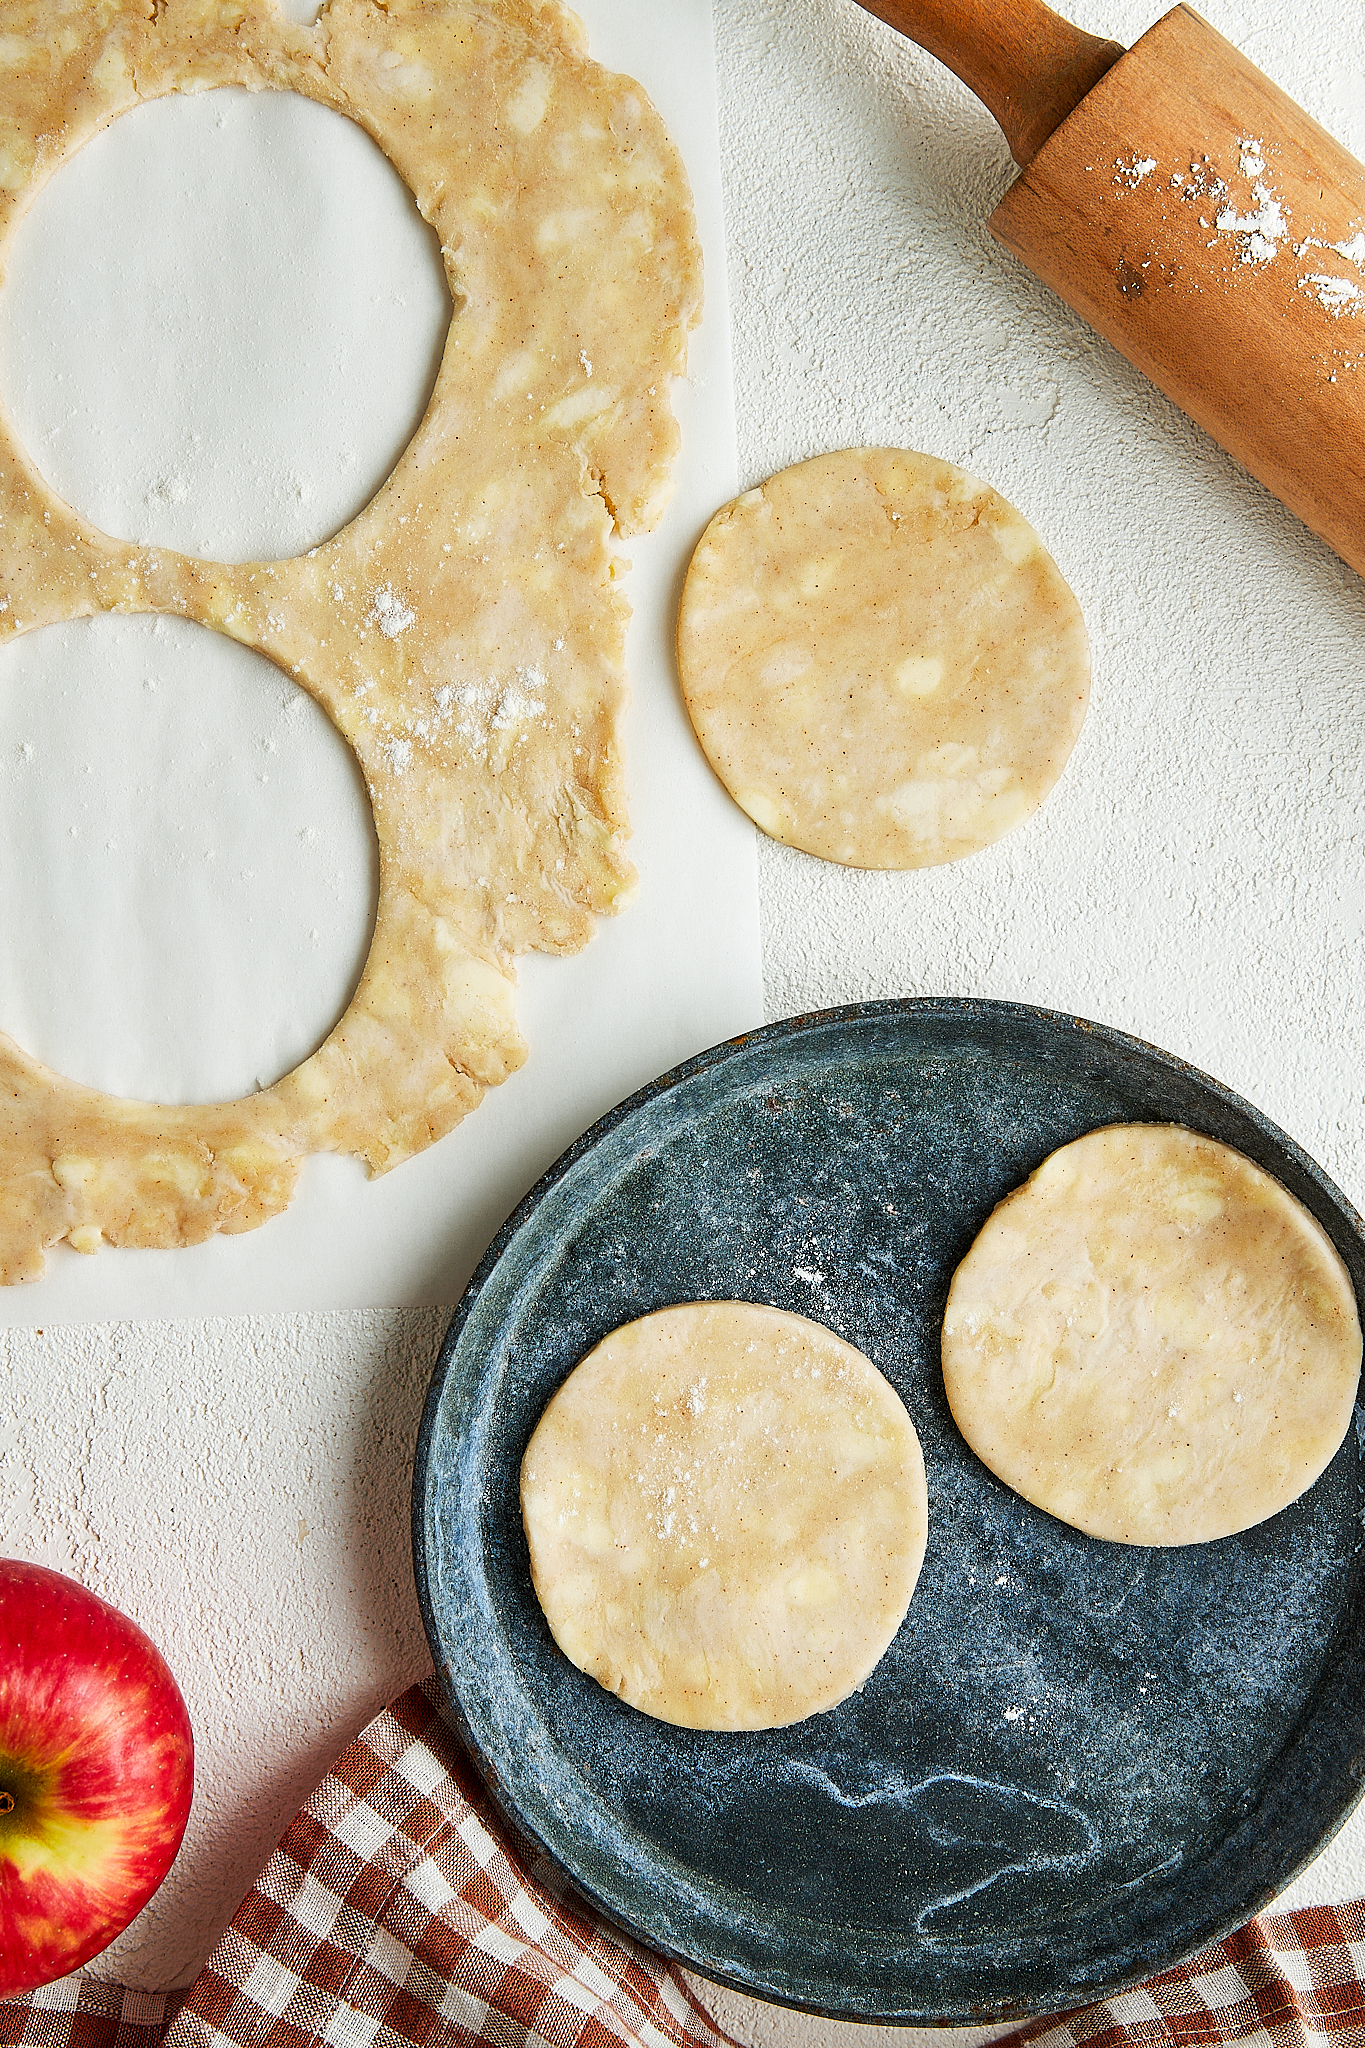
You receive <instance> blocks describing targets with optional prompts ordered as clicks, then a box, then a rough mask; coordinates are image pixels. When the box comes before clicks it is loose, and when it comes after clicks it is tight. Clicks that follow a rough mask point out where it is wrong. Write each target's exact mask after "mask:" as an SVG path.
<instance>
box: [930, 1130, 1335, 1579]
mask: <svg viewBox="0 0 1365 2048" xmlns="http://www.w3.org/2000/svg"><path fill="white" fill-rule="evenodd" d="M1360 1359H1361V1333H1360V1323H1359V1319H1358V1316H1357V1311H1356V1301H1355V1294H1354V1291H1353V1289H1352V1286H1351V1280H1350V1276H1349V1274H1348V1273H1347V1271H1346V1268H1345V1266H1344V1265H1343V1264H1342V1261H1341V1259H1340V1257H1339V1256H1338V1254H1337V1251H1336V1249H1335V1247H1334V1246H1333V1244H1332V1243H1331V1241H1330V1239H1329V1238H1328V1236H1327V1234H1326V1232H1325V1231H1324V1230H1323V1229H1322V1227H1321V1225H1320V1224H1319V1223H1318V1222H1317V1221H1316V1219H1315V1218H1314V1217H1312V1216H1310V1215H1309V1213H1308V1211H1307V1210H1306V1209H1305V1208H1304V1207H1303V1206H1302V1205H1301V1204H1300V1203H1299V1202H1297V1201H1296V1200H1295V1198H1294V1197H1293V1196H1292V1195H1291V1194H1290V1193H1289V1192H1288V1190H1287V1189H1286V1188H1283V1187H1282V1186H1281V1185H1280V1183H1279V1182H1278V1181H1276V1180H1273V1179H1272V1178H1271V1176H1270V1175H1269V1174H1267V1173H1263V1172H1262V1170H1261V1169H1260V1167H1258V1166H1256V1165H1254V1164H1253V1163H1252V1161H1251V1160H1249V1159H1246V1158H1244V1157H1243V1156H1242V1154H1241V1153H1239V1152H1235V1151H1233V1150H1232V1149H1231V1148H1230V1147H1229V1146H1227V1145H1222V1144H1219V1143H1218V1142H1217V1141H1216V1140H1215V1139H1213V1138H1206V1137H1202V1136H1200V1135H1199V1134H1198V1133H1196V1132H1194V1131H1188V1130H1183V1129H1181V1128H1179V1127H1176V1126H1169V1125H1147V1124H1122V1125H1115V1126H1113V1127H1112V1128H1108V1129H1104V1130H1099V1131H1092V1132H1090V1134H1089V1135H1088V1136H1087V1137H1084V1138H1079V1139H1077V1140H1076V1141H1075V1143H1074V1144H1070V1145H1064V1146H1063V1147H1062V1148H1061V1150H1060V1151H1058V1152H1054V1153H1053V1154H1052V1156H1051V1157H1050V1158H1049V1159H1046V1160H1045V1161H1044V1162H1043V1164H1042V1165H1041V1166H1040V1167H1039V1168H1038V1170H1037V1172H1036V1173H1034V1174H1033V1175H1032V1177H1031V1178H1030V1179H1029V1180H1027V1181H1026V1182H1025V1183H1024V1185H1023V1186H1022V1187H1020V1188H1017V1189H1016V1190H1015V1192H1014V1193H1013V1194H1012V1195H1009V1196H1007V1197H1006V1199H1005V1200H1004V1201H1003V1202H1001V1203H1000V1205H999V1207H998V1208H997V1209H996V1210H995V1211H994V1213H993V1214H992V1216H991V1217H990V1218H989V1220H988V1221H987V1223H986V1225H985V1227H984V1228H983V1229H982V1231H981V1232H980V1234H979V1235H978V1237H977V1238H976V1241H975V1243H974V1244H973V1245H972V1247H971V1250H970V1251H969V1252H968V1254H967V1256H966V1258H965V1259H964V1260H963V1261H962V1264H961V1265H960V1266H959V1267H958V1269H957V1272H956V1273H955V1274H954V1276H953V1282H952V1286H951V1288H950V1289H949V1292H948V1304H947V1309H946V1312H945V1316H944V1323H943V1377H944V1382H945V1385H946V1387H947V1393H948V1403H949V1406H950V1407H951V1409H952V1411H953V1416H954V1418H955V1420H956V1422H957V1425H958V1427H959V1429H960V1430H961V1431H962V1434H963V1435H964V1436H965V1437H966V1439H967V1442H968V1443H969V1444H970V1445H971V1447H972V1449H973V1450H974V1451H975V1452H976V1454H977V1456H978V1457H979V1458H981V1459H982V1460H983V1462H984V1463H985V1464H986V1465H988V1466H989V1467H990V1469H991V1471H992V1472H994V1473H995V1474H996V1476H997V1477H998V1478H1000V1479H1003V1480H1004V1481H1005V1484H1006V1485H1007V1486H1012V1487H1013V1488H1014V1490H1015V1491H1016V1492H1017V1493H1020V1494H1022V1495H1023V1497H1024V1499H1025V1500H1028V1501H1032V1502H1033V1504H1034V1506H1035V1507H1039V1508H1043V1509H1045V1510H1046V1512H1047V1513H1048V1514H1051V1515H1056V1516H1057V1517H1058V1519H1059V1520H1060V1521H1063V1522H1068V1523H1070V1524H1071V1525H1072V1527H1073V1528H1077V1529H1082V1530H1084V1531H1085V1532H1086V1534H1087V1535H1090V1536H1099V1537H1104V1538H1107V1539H1108V1540H1109V1541H1111V1542H1115V1543H1143V1544H1161V1545H1165V1544H1179V1543H1208V1542H1212V1541H1213V1540H1214V1539H1215V1538H1217V1537H1219V1536H1230V1535H1232V1534H1234V1533H1235V1532H1236V1531H1237V1530H1239V1529H1248V1528H1251V1527H1252V1526H1253V1525H1254V1524H1255V1523H1257V1522H1262V1521H1265V1520H1266V1519H1268V1517H1269V1516H1271V1515H1274V1514H1277V1513H1278V1512H1279V1510H1280V1509H1281V1508H1284V1507H1287V1506H1288V1505H1289V1503H1290V1502H1291V1501H1293V1500H1297V1499H1298V1497H1299V1495H1300V1494H1301V1493H1303V1492H1304V1491H1305V1490H1306V1489H1307V1488H1308V1487H1309V1486H1311V1485H1312V1483H1313V1481H1314V1480H1315V1479H1316V1478H1317V1477H1318V1475H1319V1474H1320V1473H1321V1472H1322V1471H1323V1470H1324V1469H1325V1468H1326V1466H1327V1465H1328V1464H1329V1463H1330V1461H1331V1459H1332V1457H1333V1455H1334V1454H1335V1452H1336V1450H1337V1449H1338V1447H1339V1445H1340V1444H1341V1442H1342V1439H1343V1438H1344V1436H1345V1435H1346V1432H1347V1430H1348V1428H1349V1427H1350V1423H1351V1416H1352V1411H1353V1408H1354V1404H1355V1396H1356V1387H1357V1383H1358V1381H1359V1378H1360Z"/></svg>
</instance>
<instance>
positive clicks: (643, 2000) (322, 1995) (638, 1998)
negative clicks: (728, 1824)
mask: <svg viewBox="0 0 1365 2048" xmlns="http://www.w3.org/2000/svg"><path fill="white" fill-rule="evenodd" d="M1362 1970H1365V1901H1356V1902H1353V1903H1352V1904H1351V1905H1349V1906H1337V1907H1320V1908H1316V1909H1313V1910H1310V1911H1304V1912H1298V1913H1282V1914H1276V1915H1267V1916H1265V1917H1264V1918H1262V1919H1261V1920H1258V1921H1253V1922H1252V1924H1251V1926H1250V1927H1247V1928H1243V1930H1242V1931H1241V1932H1240V1933H1239V1934H1235V1935H1233V1936H1232V1937H1230V1939H1229V1940H1227V1941H1225V1942H1221V1943H1219V1944H1218V1946H1217V1947H1215V1948H1212V1949H1209V1950H1207V1951H1206V1952H1205V1953H1204V1954H1203V1955H1201V1956H1197V1957H1196V1958H1195V1959H1194V1960H1193V1961H1192V1962H1190V1963H1186V1964H1185V1965H1184V1966H1183V1968H1181V1969H1179V1970H1172V1971H1170V1972H1169V1973H1168V1974H1167V1975H1166V1976H1164V1977H1159V1978H1157V1979H1155V1980H1154V1981H1153V1982H1152V1983H1151V1984H1149V1985H1146V1986H1144V1987H1143V1989H1142V1990H1140V1991H1129V1992H1125V1993H1124V1994H1123V1995H1122V1996H1121V1997H1117V1998H1112V1999H1107V2000H1105V2001H1104V2003H1103V2004H1101V2005H1097V2006H1092V2007H1090V2008H1089V2009H1088V2010H1087V2011H1085V2012H1083V2013H1076V2014H1072V2015H1071V2016H1069V2017H1068V2018H1066V2019H1062V2020H1042V2021H1038V2022H1035V2023H1034V2024H1033V2025H1032V2026H1029V2027H1026V2028H1024V2029H1023V2030H1022V2031H1021V2032H1020V2033H1017V2034H1013V2035H1011V2036H1010V2037H1009V2043H1008V2044H1005V2043H1001V2044H999V2048H1022V2044H1023V2043H1025V2042H1030V2043H1034V2044H1037V2048H1082V2044H1094V2048H1158V2044H1166V2043H1174V2044H1179V2048H1213V2044H1217V2043H1221V2042H1227V2043H1237V2044H1246V2048H1298V2044H1308V2043H1314V2042H1318V2041H1321V2040H1325V2039H1327V2038H1328V2037H1332V2038H1334V2039H1335V2040H1336V2041H1339V2042H1357V2043H1360V2044H1361V2048H1365V1990H1363V1989H1362V1984H1361V1972H1362ZM478 2042H484V2043H488V2044H490V2048H616V2044H629V2048H727V2044H728V2037H727V2036H726V2035H725V2034H723V2033H722V2032H721V2031H720V2030H719V2029H718V2028H717V2027H716V2026H715V2025H714V2024H713V2023H712V2021H711V2020H710V2019H709V2018H708V2017H707V2015H706V2013H705V2012H704V2010H703V2009H702V2007H701V2006H700V2005H698V2003H697V2001H696V1999H695V1998H694V1997H693V1995H692V1993H691V1991H690V1990H689V1988H688V1986H687V1984H686V1982H685V1980H684V1979H683V1976H682V1974H681V1972H680V1971H679V1970H677V1969H676V1968H674V1967H673V1966H672V1965H671V1964H668V1963H665V1962H663V1961H661V1960H660V1958H659V1957H657V1956H654V1955H651V1954H650V1953H649V1952H648V1951H647V1950H645V1949H642V1948H640V1947H638V1946H637V1945H636V1944H635V1943H634V1942H631V1941H629V1940H628V1939H627V1938H626V1937H624V1936H623V1935H619V1934H617V1933H615V1932H612V1931H609V1930H608V1929H607V1928H606V1927H604V1926H603V1925H602V1924H601V1923H600V1922H599V1921H597V1920H595V1919H594V1918H593V1917H592V1916H591V1915H590V1914H588V1913H587V1912H586V1911H585V1910H584V1909H582V1908H580V1907H578V1906H575V1905H573V1904H571V1903H569V1902H568V1901H567V1900H566V1899H565V1898H564V1897H563V1896H562V1895H561V1893H560V1891H559V1889H558V1888H557V1886H556V1883H555V1879H554V1877H553V1874H552V1873H551V1872H550V1871H549V1870H547V1869H546V1868H544V1867H542V1866H540V1865H537V1866H535V1867H534V1868H530V1867H528V1866H527V1863H526V1860H525V1858H524V1857H523V1855H522V1854H521V1852H520V1850H519V1849H518V1848H517V1847H515V1846H514V1845H513V1844H512V1843H511V1842H510V1841H509V1839H508V1837H507V1834H506V1831H505V1829H504V1828H503V1826H502V1823H501V1822H500V1821H499V1819H498V1817H497V1815H496V1813H495V1811H494V1809H493V1807H492V1806H491V1804H490V1802H489V1799H488V1796H487V1794H486V1793H485V1791H484V1789H483V1787H482V1786H481V1785H480V1783H479V1781H478V1778H477V1776H476V1774H475V1772H474V1770H473V1769H472V1767H471V1765H470V1763H469V1761H468V1758H467V1757H466V1756H465V1754H464V1751H463V1750H462V1748H461V1746H460V1744H459V1742H458V1740H457V1738H456V1737H455V1735H454V1734H453V1732H452V1731H451V1729H450V1728H449V1727H448V1726H447V1725H446V1723H445V1721H444V1720H443V1719H442V1716H441V1708H440V1694H439V1690H438V1687H437V1684H436V1681H435V1679H434V1678H433V1679H430V1680H428V1681H427V1683H426V1684H425V1685H421V1686H414V1687H413V1688H412V1689H411V1691H409V1692H405V1693H404V1694H403V1695H402V1697H401V1698H400V1699H398V1700H395V1701H394V1703H393V1705H392V1706H391V1707H387V1708H386V1709H385V1710H384V1712H383V1713H382V1714H380V1715H379V1716H378V1718H377V1719H376V1720H374V1721H372V1722H371V1723H370V1725H369V1727H368V1728H366V1729H365V1730H364V1732H363V1733H362V1734H360V1735H358V1736H357V1737H356V1739H355V1741H354V1742H352V1743H351V1744H350V1745H349V1746H348V1748H346V1749H345V1750H344V1751H343V1752H342V1754H341V1756H340V1757H339V1758H338V1759H337V1761H336V1763H335V1764H334V1765H333V1767H332V1769H331V1770H330V1771H329V1772H328V1774H327V1776H326V1777H325V1778H324V1779H323V1781H322V1784H321V1785H320V1786H319V1787H318V1789H317V1791H316V1792H315V1793H314V1794H313V1796H312V1798H311V1799H310V1800H309V1801H308V1803H307V1805H306V1806H305V1807H304V1808H303V1810H302V1811H301V1812H300V1813H299V1814H297V1815H296V1817H295V1818H294V1820H293V1821H291V1823H290V1825H289V1827H288V1829H287V1830H286V1832H285V1834H284V1837H283V1839H282V1841H281V1842H280V1845H279V1847H278V1849H277V1850H276V1851H275V1853H274V1855H273V1856H272V1857H271V1859H270V1861H269V1863H267V1865H266V1867H265V1869H264V1870H263V1871H262V1873H261V1875H260V1877H259V1878H258V1879H257V1881H256V1883H255V1885H254V1886H253V1887H252V1889H251V1891H250V1892H249V1893H248V1895H247V1897H246V1899H245V1900H244V1902H243V1904H242V1906H241V1907H240V1908H239V1910H238V1913H237V1916H236V1918H235V1919H234V1920H233V1923H232V1925H231V1927H230V1928H229V1929H228V1932H227V1933H226V1934H225V1935H224V1937H223V1939H222V1941H221V1942H220V1943H219V1944H218V1947H217V1948H216V1949H215V1950H214V1952H213V1955H212V1956H211V1957H210V1958H209V1961H208V1963H207V1964H206V1965H205V1967H204V1969H203V1970H202V1971H201V1973H200V1975H199V1977H198V1978H197V1979H196V1981H195V1983H194V1984H193V1985H192V1986H191V1987H190V1989H189V1991H188V1992H186V1993H185V1994H184V1996H183V1999H182V1998H181V1997H180V1996H179V1995H178V1994H171V1995H168V1996H159V1995H158V1996H154V1995H152V1994H149V1993H147V1992H141V1991H128V1990H125V1989H123V1988H122V1987H121V1986H118V1985H113V1984H101V1983H98V1982H96V1981H95V1980H94V1979H93V1978H88V1977H67V1978H64V1979H63V1980H62V1981H61V1982H60V1983H58V1984H53V1985H49V1986H48V1987H47V1989H45V1990H43V1991H38V1992H35V1993H33V1994H32V1995H31V1996H29V1997H27V1998H11V1999H4V2000H0V2048H466V2044H472V2043H478Z"/></svg>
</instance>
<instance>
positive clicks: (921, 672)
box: [678, 448, 1090, 868]
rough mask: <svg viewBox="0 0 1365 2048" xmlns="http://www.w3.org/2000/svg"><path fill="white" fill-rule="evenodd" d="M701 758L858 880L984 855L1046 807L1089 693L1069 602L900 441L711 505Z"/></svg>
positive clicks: (930, 461)
mask: <svg viewBox="0 0 1365 2048" xmlns="http://www.w3.org/2000/svg"><path fill="white" fill-rule="evenodd" d="M678 662H679V668H680V670H681V675H682V686H683V695H684V697H685V699H686V703H687V709H688V712H689V714H690V716H691V719H692V724H693V726H694V727H695V729H696V733H697V737H698V739H699V740H700V741H701V744H702V748H703V751H704V752H705V754H706V757H707V759H708V760H709V761H710V763H711V766H712V767H713V768H714V769H715V771H716V773H717V775H718V776H719V777H720V779H721V781H722V782H723V783H724V784H725V787H726V788H727V789H728V790H729V792H730V794H731V796H733V797H734V799H735V801H736V803H738V804H739V805H740V806H741V808H742V809H743V810H745V811H747V812H748V814H749V816H750V817H751V818H752V819H753V821H754V823H755V824H756V825H758V826H760V827H761V829H762V830H763V831H764V832H766V833H767V834H768V835H769V836H770V837H771V838H773V839H780V840H784V841H786V842H787V843H788V844H789V845H791V846H798V847H800V848H802V849H803V851H805V852H806V853H813V854H818V855H819V856H820V858H821V859H823V860H831V861H840V862H842V863H843V864H844V865H846V866H849V867H859V868H919V867H931V866H934V865H936V864H937V863H939V862H942V861H949V860H960V859H962V857H963V856H964V855H965V854H969V853H976V852H979V851H980V849H981V848H982V847H983V846H989V845H990V844H991V842H992V841H993V840H996V839H998V838H1000V836H1001V834H1002V833H1005V832H1008V831H1009V830H1011V828H1012V827H1013V826H1015V825H1018V824H1020V823H1021V822H1022V821H1023V820H1024V819H1025V818H1027V817H1028V816H1029V815H1030V813H1031V812H1033V811H1034V810H1036V809H1037V807H1038V805H1039V804H1040V803H1041V802H1042V800H1043V798H1044V797H1045V796H1046V795H1047V793H1048V791H1049V790H1050V789H1051V787H1052V785H1053V783H1054V782H1055V781H1056V780H1057V778H1058V776H1059V775H1060V774H1061V772H1062V769H1063V768H1064V767H1065V765H1066V761H1067V757H1068V755H1069V754H1070V752H1071V749H1072V747H1073V746H1074V745H1075V743H1076V738H1077V735H1078V734H1079V732H1080V729H1081V721H1082V719H1083V718H1084V716H1085V708H1086V703H1087V700H1088V697H1089V693H1090V652H1089V642H1088V640H1087V637H1086V631H1085V625H1084V621H1083V620H1082V618H1081V613H1080V607H1079V606H1078V605H1077V603H1076V599H1075V598H1074V596H1073V595H1072V593H1071V591H1070V589H1069V588H1068V586H1067V584H1066V583H1065V582H1064V581H1063V578H1062V575H1061V572H1060V571H1059V569H1058V568H1057V565H1056V563H1055V562H1054V561H1053V560H1052V558H1051V556H1050V555H1048V554H1047V553H1046V551H1045V550H1044V548H1043V545H1042V542H1041V541H1040V540H1039V538H1038V535H1037V534H1036V533H1035V532H1034V530H1033V528H1032V527H1031V526H1030V525H1029V524H1028V522H1027V520H1025V519H1023V518H1022V517H1021V516H1020V514H1019V513H1018V512H1016V511H1015V510H1014V508H1013V506H1012V505H1009V504H1007V503H1006V502H1005V500H1004V499H1003V498H1002V497H1000V495H999V494H998V493H997V492H996V491H993V490H992V489H991V488H990V486H989V485H988V484H984V483H982V482H981V481H980V480H979V479H978V478H976V477H974V476H969V475H968V474H967V472H966V471H965V470H961V469H958V468H956V467H955V466H954V465H953V464H952V463H951V462H941V461H939V460H937V459H936V458H935V457H934V456H932V455H919V454H915V453H913V452H912V451H910V450H907V449H901V448H854V449H845V450H841V451H839V452H837V453H835V454H831V455H818V456H816V457H815V458H814V460H812V461H810V462H799V463H797V464H796V465H795V467H794V468H792V469H784V470H781V471H780V472H779V473H778V474H777V475H776V476H773V477H770V478H769V479H768V481H767V483H765V484H761V485H760V486H759V487H758V488H757V489H756V490H752V491H747V492H746V493H745V494H744V496H743V497H741V498H736V499H735V500H734V501H733V503H731V504H729V505H726V506H724V507H722V509H721V510H720V511H719V512H718V513H717V514H716V515H715V517H714V519H712V521H711V523H710V525H709V526H708V527H707V529H706V531H705V532H704V533H703V535H702V537H701V540H700V542H699V543H698V546H697V550H696V553H695V554H694V555H693V557H692V563H691V567H690V568H689V570H688V573H687V580H686V583H685V585H684V588H683V597H682V605H681V610H680V613H679V620H678Z"/></svg>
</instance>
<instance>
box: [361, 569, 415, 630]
mask: <svg viewBox="0 0 1365 2048" xmlns="http://www.w3.org/2000/svg"><path fill="white" fill-rule="evenodd" d="M370 617H371V619H372V620H373V621H374V623H375V625H376V626H378V628H379V630H380V632H381V633H382V634H383V635H384V637H385V639H386V640H396V639H397V638H398V636H399V634H400V633H406V632H407V630H408V627H409V626H412V625H415V624H416V623H417V614H416V612H415V611H414V610H413V608H412V606H411V605H410V604H405V603H404V601H403V599H402V598H401V597H400V596H399V595H398V592H397V591H396V590H395V589H394V587H393V585H392V584H391V583H385V584H382V585H381V586H380V588H379V589H378V590H376V592H375V594H374V596H373V597H372V598H371V599H370Z"/></svg>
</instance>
